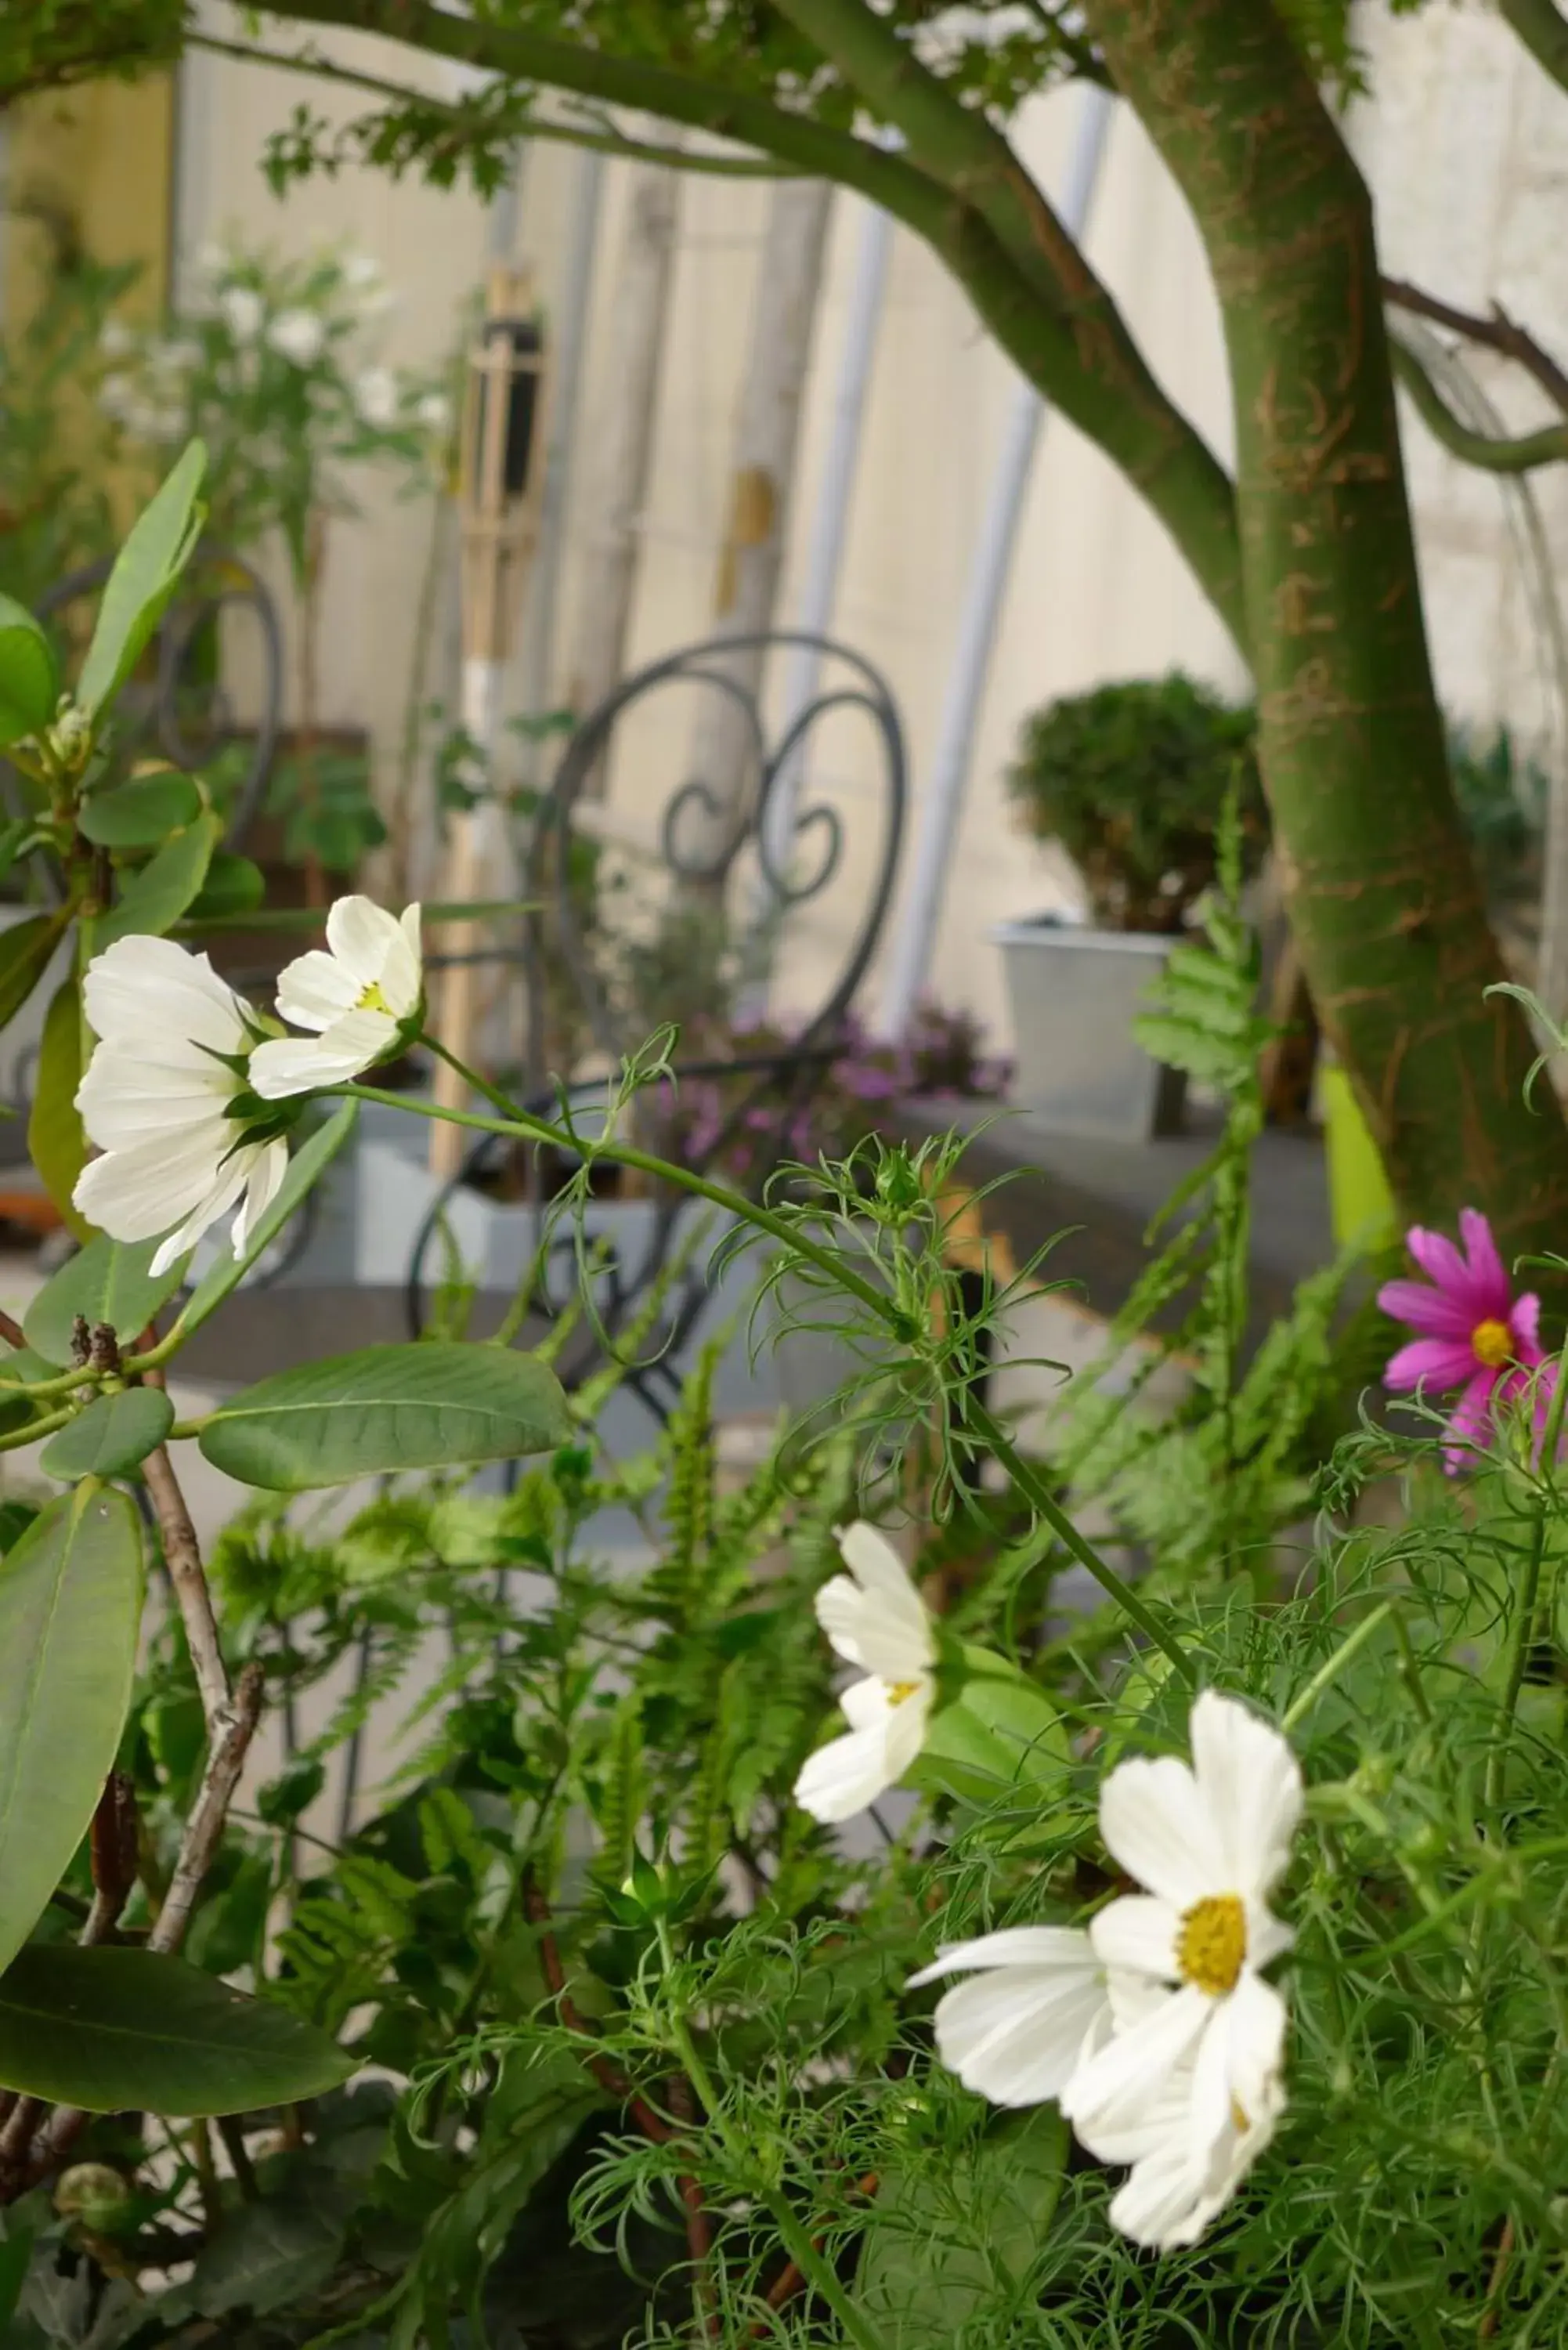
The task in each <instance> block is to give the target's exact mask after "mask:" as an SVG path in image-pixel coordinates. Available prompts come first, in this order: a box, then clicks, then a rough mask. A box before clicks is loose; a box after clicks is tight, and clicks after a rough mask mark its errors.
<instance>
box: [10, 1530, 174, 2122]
mask: <svg viewBox="0 0 1568 2350" xmlns="http://www.w3.org/2000/svg"><path fill="white" fill-rule="evenodd" d="M140 1619H141V1536H140V1522H139V1520H138V1518H137V1514H136V1511H135V1509H134V1508H133V1507H132V1505H131V1503H130V1500H129V1498H128V1497H127V1495H125V1494H124V1493H119V1492H115V1490H114V1488H113V1487H112V1486H108V1485H97V1484H90V1483H89V1484H84V1485H78V1487H77V1489H76V1491H75V1492H74V1493H62V1494H61V1496H60V1498H59V1500H58V1501H57V1502H51V1503H49V1506H48V1508H47V1510H44V1511H43V1512H41V1513H40V1514H39V1515H38V1516H37V1517H36V1518H35V1519H34V1521H33V1523H32V1524H31V1525H30V1526H29V1527H28V1529H27V1531H26V1534H24V1535H23V1536H22V1539H21V1541H20V1542H19V1543H17V1544H16V1548H15V1549H14V1550H12V1551H10V1552H9V1553H8V1554H7V1555H6V1557H5V1561H4V1563H3V1564H0V1968H4V1967H5V1966H7V1965H8V1964H9V1963H10V1960H11V1958H12V1956H13V1954H14V1952H16V1950H19V1949H20V1948H21V1945H22V1943H23V1941H24V1940H25V1939H26V1936H27V1934H28V1933H29V1932H30V1930H31V1929H32V1928H33V1926H34V1925H35V1924H36V1921H37V1918H38V1917H39V1915H40V1913H41V1912H42V1910H43V1908H44V1905H45V1903H46V1902H47V1900H48V1898H49V1896H50V1894H51V1893H52V1892H53V1891H54V1889H55V1887H56V1886H57V1884H58V1883H59V1881H60V1878H61V1877H62V1875H63V1874H64V1872H65V1870H66V1869H67V1866H69V1864H70V1859H71V1856H72V1854H73V1853H74V1852H75V1851H76V1848H77V1846H78V1845H79V1844H80V1842H81V1840H82V1838H83V1836H84V1835H86V1834H87V1831H88V1825H89V1823H90V1822H91V1819H92V1815H93V1813H94V1811H95V1809H96V1808H97V1804H98V1799H99V1796H100V1795H101V1794H102V1793H103V1783H104V1780H105V1778H106V1776H107V1775H108V1773H109V1771H110V1770H111V1769H112V1768H113V1764H114V1757H115V1751H116V1749H117V1748H118V1746H119V1738H120V1732H121V1731H122V1730H123V1729H124V1727H125V1715H126V1709H127V1708H128V1706H129V1705H130V1686H131V1676H132V1674H133V1672H134V1670H135V1667H136V1637H137V1630H138V1627H139V1626H140ZM6 2077H7V2076H5V2074H4V2073H0V2079H5V2078H6ZM7 2085H8V2086H11V2087H16V2086H19V2085H20V2084H17V2083H15V2082H10V2081H9V2080H7ZM79 2102H80V2101H79V2100H78V2103H79Z"/></svg>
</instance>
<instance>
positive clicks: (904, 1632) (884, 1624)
mask: <svg viewBox="0 0 1568 2350" xmlns="http://www.w3.org/2000/svg"><path fill="white" fill-rule="evenodd" d="M838 1546H839V1549H840V1551H841V1552H842V1554H843V1555H844V1560H845V1564H846V1565H847V1567H848V1568H849V1574H848V1575H834V1576H832V1577H831V1578H830V1579H829V1581H827V1582H826V1583H825V1584H824V1585H823V1586H822V1588H821V1590H820V1591H819V1592H818V1593H817V1595H816V1620H817V1622H818V1623H819V1624H820V1625H821V1626H822V1628H823V1630H824V1631H825V1632H826V1635H827V1637H828V1638H829V1639H830V1640H831V1641H832V1643H833V1645H834V1647H835V1648H836V1649H837V1651H838V1653H839V1655H840V1656H841V1657H843V1658H845V1659H846V1661H847V1662H848V1663H850V1664H852V1665H859V1666H861V1667H862V1668H863V1669H865V1670H866V1671H867V1672H871V1673H877V1674H878V1675H880V1676H881V1678H882V1679H885V1680H890V1681H899V1680H912V1679H915V1678H916V1677H917V1676H918V1675H919V1674H920V1673H922V1672H924V1671H925V1670H926V1669H927V1668H928V1667H929V1665H930V1664H931V1663H932V1662H933V1661H934V1659H935V1654H936V1651H935V1648H934V1646H933V1643H932V1637H931V1625H930V1618H929V1616H928V1615H927V1614H926V1610H925V1605H924V1603H923V1601H922V1600H921V1598H920V1595H919V1592H918V1591H917V1590H916V1589H915V1586H914V1585H913V1584H912V1583H911V1582H910V1580H909V1575H908V1573H907V1572H906V1570H905V1566H904V1562H903V1560H902V1559H901V1558H900V1557H899V1556H898V1552H897V1551H896V1550H895V1549H894V1548H893V1545H892V1544H891V1543H890V1542H889V1541H888V1538H887V1536H886V1535H885V1534H878V1533H877V1529H876V1527H875V1526H868V1525H866V1524H864V1523H858V1522H857V1523H856V1524H855V1525H852V1526H848V1527H846V1529H845V1531H844V1532H843V1533H842V1534H840V1535H839V1537H838Z"/></svg>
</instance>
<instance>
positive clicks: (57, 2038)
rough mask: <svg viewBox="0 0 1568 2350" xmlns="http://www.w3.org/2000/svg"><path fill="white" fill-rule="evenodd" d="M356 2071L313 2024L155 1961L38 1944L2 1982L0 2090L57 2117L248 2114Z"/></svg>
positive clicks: (170, 1962)
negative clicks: (75, 2110) (29, 2099)
mask: <svg viewBox="0 0 1568 2350" xmlns="http://www.w3.org/2000/svg"><path fill="white" fill-rule="evenodd" d="M352 2069H353V2067H352V2063H351V2060H350V2059H349V2058H348V2056H346V2055H345V2054H344V2053H343V2051H342V2050H341V2049H340V2048H339V2047H338V2046H337V2043H335V2042H334V2041H331V2040H329V2039H328V2038H327V2034H326V2033H324V2032H320V2031H318V2030H317V2027H316V2025H315V2024H314V2023H306V2022H304V2021H303V2020H302V2019H301V2018H300V2017H299V2016H296V2015H291V2014H290V2013H289V2012H288V2010H287V2009H286V2007H279V2006H278V2005H276V2003H275V2002H274V2001H272V2000H268V1999H247V1998H245V1997H244V1994H243V1993H242V1992H240V1991H231V1990H230V1989H229V1987H228V1985H227V1984H226V1983H222V1982H219V1981H217V1979H216V1978H215V1977H214V1976H213V1975H204V1974H202V1972H201V1971H200V1970H198V1969H197V1968H195V1967H189V1966H187V1965H186V1964H185V1962H184V1960H182V1959H169V1958H162V1957H161V1956H159V1955H158V1953H157V1952H155V1951H152V1950H119V1949H116V1948H113V1947H109V1946H106V1947H104V1948H101V1949H99V1950H77V1949H75V1948H70V1947H67V1948H65V1949H60V1948H57V1947H53V1946H46V1945H44V1944H41V1943H36V1942H35V1943H31V1944H29V1945H28V1947H27V1948H26V1950H19V1951H18V1952H17V1954H16V1957H15V1958H14V1959H13V1960H12V1961H11V1964H10V1966H9V1967H8V1968H7V1969H6V1970H5V1973H4V1974H3V1975H0V2081H3V2082H5V2085H6V2086H7V2087H8V2088H12V2089H20V2090H22V2091H23V2092H24V2093H25V2094H26V2095H28V2096H33V2097H47V2098H48V2099H49V2100H50V2102H51V2103H52V2104H55V2105H62V2106H82V2107H84V2108H85V2110H86V2111H87V2112H88V2113H89V2114H115V2113H124V2112H130V2111H145V2112H148V2113H154V2114H178V2115H181V2116H196V2115H200V2114H242V2113H254V2112H256V2111H257V2110H258V2109H259V2108H261V2107H263V2106H285V2105H294V2104H296V2103H297V2101H298V2100H299V2099H300V2098H301V2097H317V2096H320V2095H322V2093H323V2091H325V2090H327V2089H331V2088H336V2087H337V2084H338V2083H339V2082H340V2081H343V2080H346V2079H347V2077H348V2074H349V2073H350V2071H351V2070H352Z"/></svg>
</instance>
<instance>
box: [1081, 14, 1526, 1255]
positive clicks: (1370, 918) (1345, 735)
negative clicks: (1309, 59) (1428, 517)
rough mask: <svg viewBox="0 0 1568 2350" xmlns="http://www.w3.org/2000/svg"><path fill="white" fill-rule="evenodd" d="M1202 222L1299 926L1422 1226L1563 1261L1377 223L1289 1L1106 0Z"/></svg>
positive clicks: (1245, 583)
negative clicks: (1485, 860) (1402, 403)
mask: <svg viewBox="0 0 1568 2350" xmlns="http://www.w3.org/2000/svg"><path fill="white" fill-rule="evenodd" d="M1085 14H1086V16H1087V17H1088V19H1089V21H1090V23H1091V25H1092V26H1093V28H1094V30H1095V32H1096V35H1097V36H1099V38H1100V40H1101V42H1102V44H1103V46H1104V48H1105V53H1106V58H1107V60H1108V62H1109V64H1110V67H1111V70H1112V72H1113V73H1114V75H1115V77H1116V84H1117V87H1118V88H1120V89H1121V90H1122V92H1123V93H1124V95H1125V96H1126V97H1127V99H1128V100H1129V102H1130V103H1131V104H1132V105H1133V106H1134V107H1135V108H1136V109H1137V112H1138V114H1139V115H1140V116H1141V118H1142V120H1143V122H1144V124H1145V127H1146V128H1147V130H1148V132H1149V135H1150V137H1151V138H1152V139H1153V140H1154V142H1155V144H1156V146H1157V147H1158V149H1159V151H1160V152H1161V154H1162V155H1163V156H1164V157H1165V160H1166V161H1167V162H1168V164H1169V166H1170V168H1171V170H1172V171H1173V172H1174V173H1175V175H1176V177H1177V179H1178V180H1179V182H1180V184H1181V187H1182V189H1183V191H1184V192H1185V193H1186V196H1187V199H1188V201H1189V203H1190V204H1191V206H1192V209H1193V212H1194V213H1195V214H1196V216H1197V219H1198V224H1199V228H1200V230H1201V232H1202V234H1203V238H1204V242H1205V244H1206V245H1207V247H1208V251H1209V258H1210V265H1211V267H1212V269H1213V272H1214V279H1215V284H1216V286H1217V288H1218V290H1219V295H1220V304H1221V307H1222V309H1223V313H1224V320H1225V335H1226V343H1227V347H1228V350H1229V355H1230V362H1231V384H1232V393H1233V398H1234V401H1235V417H1236V444H1237V493H1238V505H1239V512H1240V517H1241V570H1242V587H1243V593H1244V596H1245V599H1246V609H1247V622H1248V631H1247V633H1248V650H1249V651H1250V654H1251V660H1252V666H1253V671H1254V673H1255V676H1256V679H1257V686H1258V701H1259V715H1260V733H1261V740H1260V748H1261V753H1262V768H1263V776H1264V782H1265V786H1266V788H1267V791H1268V795H1269V801H1270V805H1271V807H1272V812H1273V818H1274V827H1275V840H1276V847H1277V850H1278V855H1279V859H1280V866H1281V871H1282V879H1283V883H1284V888H1285V893H1286V901H1287V904H1288V906H1289V909H1290V914H1291V921H1292V926H1293V931H1294V933H1295V937H1296V940H1297V941H1298V944H1299V946H1300V950H1301V954H1302V959H1303V963H1304V965H1305V968H1306V972H1307V975H1308V978H1309V981H1310V983H1311V986H1312V992H1313V997H1314V1002H1315V1003H1316V1005H1317V1009H1318V1014H1319V1017H1320V1019H1321V1020H1322V1023H1323V1025H1324V1030H1325V1032H1326V1034H1327V1035H1328V1036H1329V1037H1330V1039H1331V1040H1332V1042H1333V1044H1334V1047H1335V1049H1336V1051H1337V1052H1338V1054H1339V1055H1340V1057H1341V1059H1342V1060H1343V1061H1344V1062H1345V1064H1346V1066H1347V1067H1348V1068H1349V1069H1350V1071H1351V1074H1352V1076H1353V1079H1354V1082H1355V1088H1356V1092H1357V1095H1358V1097H1359V1098H1360V1101H1361V1104H1362V1107H1363V1109H1364V1111H1365V1112H1366V1117H1367V1119H1368V1121H1369V1123H1370V1126H1371V1128H1372V1131H1373V1133H1374V1135H1375V1136H1376V1139H1377V1142H1378V1144H1379V1146H1380V1148H1381V1149H1382V1151H1383V1153H1384V1156H1385V1159H1386V1162H1387V1166H1388V1171H1389V1175H1390V1178H1391V1180H1392V1181H1393V1183H1394V1187H1395V1190H1396V1191H1397V1195H1398V1198H1399V1201H1400V1205H1401V1207H1402V1208H1403V1209H1404V1210H1405V1211H1406V1212H1407V1214H1409V1215H1410V1216H1412V1217H1415V1218H1417V1219H1422V1220H1425V1219H1431V1220H1432V1221H1434V1222H1441V1223H1446V1224H1452V1222H1453V1221H1454V1218H1455V1214H1456V1211H1457V1210H1458V1209H1459V1206H1460V1205H1461V1204H1462V1203H1464V1202H1467V1201H1469V1202H1470V1203H1472V1204H1473V1205H1475V1206H1476V1207H1479V1208H1481V1209H1483V1210H1485V1211H1487V1212H1488V1213H1489V1214H1490V1215H1491V1217H1492V1218H1493V1220H1494V1222H1495V1223H1496V1224H1497V1226H1498V1229H1499V1231H1500V1233H1501V1236H1502V1238H1503V1241H1504V1244H1505V1247H1507V1248H1511V1249H1514V1250H1523V1249H1538V1248H1541V1247H1542V1246H1543V1245H1557V1246H1561V1244H1562V1235H1563V1229H1564V1224H1565V1222H1568V1148H1565V1145H1564V1134H1563V1120H1562V1118H1561V1116H1560V1115H1559V1113H1558V1112H1557V1110H1556V1107H1555V1105H1554V1104H1552V1103H1550V1102H1548V1101H1546V1100H1545V1099H1544V1097H1542V1099H1541V1100H1540V1102H1539V1103H1538V1107H1537V1108H1536V1109H1535V1110H1534V1111H1532V1110H1530V1109H1528V1108H1527V1107H1525V1103H1524V1098H1523V1087H1524V1078H1525V1075H1526V1072H1527V1070H1528V1067H1529V1065H1530V1058H1531V1053H1530V1041H1529V1037H1528V1035H1527V1033H1526V1030H1525V1027H1524V1024H1523V1023H1522V1021H1521V1019H1520V1018H1519V1016H1518V1014H1517V1012H1516V1010H1515V1009H1514V1007H1513V1006H1512V1005H1511V1004H1509V1003H1506V1002H1503V1001H1499V1000H1494V1001H1492V1002H1490V1003H1488V1002H1487V1001H1486V1000H1485V996H1484V991H1485V989H1486V988H1487V987H1488V986H1489V985H1490V983H1491V982H1492V981H1494V980H1497V979H1500V978H1501V977H1502V975H1503V973H1502V964H1501V958H1500V957H1499V954H1498V951H1497V948H1496V944H1495V942H1494V941H1493V939H1492V936H1491V932H1490V928H1489V927H1488V924H1487V920H1486V917H1485V912H1484V910H1483V907H1482V904H1481V898H1480V887H1479V884H1478V880H1477V877H1476V872H1475V867H1474V863H1473V860H1472V858H1471V856H1470V852H1469V843H1468V841H1467V840H1466V837H1465V835H1464V832H1463V829H1462V827H1461V825H1460V821H1459V813H1458V809H1457V807H1456V806H1455V803H1454V796H1453V790H1452V786H1451V784H1450V782H1449V768H1448V758H1447V753H1446V748H1445V744H1444V739H1443V727H1442V720H1441V716H1440V713H1439V712H1438V702H1437V697H1436V693H1435V691H1434V686H1433V681H1432V674H1431V668H1430V663H1429V661H1428V650H1427V642H1426V635H1425V630H1424V627H1423V622H1422V615H1421V606H1420V597H1419V590H1418V586H1417V569H1416V556H1415V547H1414V543H1413V538H1412V534H1411V527H1410V516H1409V509H1408V504H1407V498H1406V492H1405V479H1404V470H1403V465H1402V462H1401V456H1400V448H1399V438H1398V429H1397V421H1396V416H1395V407H1394V390H1393V380H1392V375H1391V372H1390V367H1389V359H1388V350H1387V343H1386V337H1385V333H1384V327H1383V310H1382V304H1381V301H1380V298H1379V290H1378V272H1377V258H1376V248H1375V244H1374V237H1373V223H1372V205H1371V200H1370V197H1369V195H1368V193H1367V191H1366V186H1365V184H1364V183H1363V182H1362V179H1361V176H1360V174H1359V172H1357V171H1356V169H1355V164H1354V163H1353V161H1351V158H1350V155H1349V153H1348V152H1347V151H1346V149H1345V144H1344V141H1343V140H1342V139H1341V138H1340V135H1339V133H1338V131H1337V130H1336V129H1335V128H1334V123H1333V122H1332V120H1330V118H1329V116H1328V113H1327V112H1326V110H1325V109H1324V106H1323V104H1322V101H1321V100H1320V99H1319V97H1318V94H1317V91H1316V90H1315V88H1314V87H1313V84H1312V81H1311V79H1310V78H1309V76H1308V74H1307V72H1306V69H1305V68H1304V66H1303V63H1302V61H1301V59H1300V57H1298V55H1297V52H1296V50H1295V48H1294V47H1293V44H1292V42H1291V40H1290V38H1289V36H1288V35H1287V34H1286V32H1285V30H1284V27H1283V26H1282V23H1281V21H1280V18H1279V17H1278V16H1277V15H1276V14H1275V11H1274V9H1273V7H1272V5H1269V0H1086V6H1085Z"/></svg>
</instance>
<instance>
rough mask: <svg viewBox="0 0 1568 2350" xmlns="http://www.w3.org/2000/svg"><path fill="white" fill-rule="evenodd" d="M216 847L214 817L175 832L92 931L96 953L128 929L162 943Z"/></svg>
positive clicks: (126, 934)
mask: <svg viewBox="0 0 1568 2350" xmlns="http://www.w3.org/2000/svg"><path fill="white" fill-rule="evenodd" d="M217 845H218V819H217V817H216V816H198V817H197V819H196V821H195V823H194V824H193V825H192V826H191V827H190V828H189V830H187V831H185V832H178V833H176V834H175V836H174V837H173V839H172V840H171V841H168V842H166V843H165V844H164V846H163V847H161V849H160V850H159V851H158V854H157V856H156V857H152V858H149V859H148V861H147V863H146V864H145V865H144V866H143V867H142V868H141V870H140V873H137V874H133V875H132V877H131V879H130V880H129V881H128V882H127V883H126V885H125V889H124V890H123V892H122V893H121V896H120V900H119V905H118V906H116V907H115V908H114V909H113V910H112V911H111V912H109V913H107V914H105V915H104V916H103V918H102V920H100V921H99V923H98V925H97V926H96V928H95V930H94V931H93V946H94V949H95V951H99V952H101V951H102V950H103V949H104V948H105V947H107V946H112V944H113V943H114V941H115V940H116V939H123V938H127V937H129V936H130V933H131V932H132V931H135V932H137V933H138V934H140V935H141V936H145V937H148V938H154V939H161V937H162V935H163V933H164V931H167V930H170V929H171V928H172V927H173V925H174V924H175V923H176V922H177V921H178V920H179V919H180V917H181V915H182V913H183V912H184V910H185V909H186V907H187V906H188V905H190V904H191V902H192V899H195V898H198V897H199V896H200V895H201V890H202V882H203V881H204V880H205V879H206V878H207V868H208V866H209V864H210V863H211V862H212V857H213V849H214V848H215V847H217Z"/></svg>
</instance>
